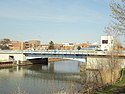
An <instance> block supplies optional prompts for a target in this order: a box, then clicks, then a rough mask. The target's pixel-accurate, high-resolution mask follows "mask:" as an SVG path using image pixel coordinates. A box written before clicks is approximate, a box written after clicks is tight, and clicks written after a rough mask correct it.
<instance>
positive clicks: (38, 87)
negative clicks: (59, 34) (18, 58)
mask: <svg viewBox="0 0 125 94" xmlns="http://www.w3.org/2000/svg"><path fill="white" fill-rule="evenodd" d="M80 63H82V62H77V61H71V60H64V61H57V62H54V63H49V64H48V65H47V66H45V65H40V64H38V65H28V66H17V67H12V68H6V69H0V94H16V93H15V92H17V91H20V92H24V94H55V93H57V92H59V91H67V92H69V91H72V92H76V91H78V90H79V89H80V86H81V84H80V80H81V75H80Z"/></svg>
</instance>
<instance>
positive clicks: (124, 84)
mask: <svg viewBox="0 0 125 94" xmlns="http://www.w3.org/2000/svg"><path fill="white" fill-rule="evenodd" d="M93 94H125V68H124V69H122V71H121V78H120V79H119V80H118V81H117V82H116V83H115V84H112V85H107V86H105V87H103V88H99V89H98V90H97V91H96V92H94V93H93Z"/></svg>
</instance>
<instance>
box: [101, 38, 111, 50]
mask: <svg viewBox="0 0 125 94" xmlns="http://www.w3.org/2000/svg"><path fill="white" fill-rule="evenodd" d="M112 48H113V37H112V36H101V50H103V51H110V50H112Z"/></svg>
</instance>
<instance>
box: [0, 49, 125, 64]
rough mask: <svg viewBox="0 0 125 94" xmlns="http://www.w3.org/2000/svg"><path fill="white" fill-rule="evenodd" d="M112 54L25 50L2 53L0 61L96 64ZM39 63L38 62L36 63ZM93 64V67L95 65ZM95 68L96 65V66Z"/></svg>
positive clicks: (91, 51) (123, 55)
mask: <svg viewBox="0 0 125 94" xmlns="http://www.w3.org/2000/svg"><path fill="white" fill-rule="evenodd" d="M110 55H111V54H110V53H108V52H104V51H95V50H39V51H31V50H23V51H12V50H11V51H9V50H8V51H0V60H7V61H9V60H15V61H17V63H18V62H19V61H27V60H33V62H34V60H35V59H39V60H40V58H42V59H41V60H42V61H45V62H47V63H48V58H64V59H71V60H77V61H81V62H87V63H88V65H89V62H94V64H96V65H98V63H96V61H97V59H98V60H99V61H100V60H102V58H103V59H104V58H105V59H107V58H108V57H109V56H110ZM118 56H119V57H120V58H122V59H125V52H123V51H122V52H120V54H119V55H118ZM44 59H45V60H44ZM104 61H105V60H104ZM35 62H37V61H35ZM94 64H91V65H94ZM94 66H95V65H94Z"/></svg>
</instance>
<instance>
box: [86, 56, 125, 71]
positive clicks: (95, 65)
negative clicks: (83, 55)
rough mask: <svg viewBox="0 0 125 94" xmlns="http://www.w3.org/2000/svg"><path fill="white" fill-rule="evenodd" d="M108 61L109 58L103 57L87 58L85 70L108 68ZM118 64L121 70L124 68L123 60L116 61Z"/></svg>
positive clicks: (124, 61)
mask: <svg viewBox="0 0 125 94" xmlns="http://www.w3.org/2000/svg"><path fill="white" fill-rule="evenodd" d="M110 61H111V58H109V57H105V56H88V57H87V65H86V68H88V69H99V68H101V67H103V68H104V67H105V68H109V63H110ZM118 62H119V65H120V66H121V67H122V68H124V67H125V58H120V59H118Z"/></svg>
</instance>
